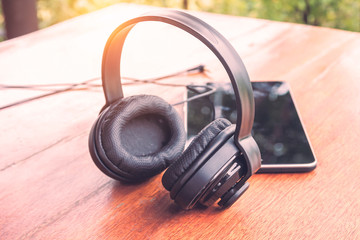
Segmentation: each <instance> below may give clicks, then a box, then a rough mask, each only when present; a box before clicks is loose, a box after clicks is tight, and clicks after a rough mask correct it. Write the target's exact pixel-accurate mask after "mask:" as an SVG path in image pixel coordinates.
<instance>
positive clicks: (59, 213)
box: [0, 4, 360, 239]
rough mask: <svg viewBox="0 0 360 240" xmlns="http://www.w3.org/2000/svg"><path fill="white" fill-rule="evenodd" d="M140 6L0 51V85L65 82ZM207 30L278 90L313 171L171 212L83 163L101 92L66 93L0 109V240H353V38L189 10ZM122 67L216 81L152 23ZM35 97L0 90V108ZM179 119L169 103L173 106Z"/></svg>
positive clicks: (196, 46) (192, 52)
mask: <svg viewBox="0 0 360 240" xmlns="http://www.w3.org/2000/svg"><path fill="white" fill-rule="evenodd" d="M151 9H153V8H152V7H147V6H139V5H126V4H119V5H114V6H112V7H110V8H106V9H103V10H101V11H97V12H95V13H91V14H88V15H84V16H81V17H78V18H74V19H72V20H69V21H66V22H64V23H60V24H58V25H55V26H53V27H50V28H47V29H44V30H41V31H38V32H35V33H32V34H29V35H26V36H24V37H20V38H16V39H13V40H10V41H6V42H3V43H1V44H0V68H1V71H0V83H1V84H11V85H14V84H44V83H68V82H69V83H76V82H82V81H85V80H87V79H90V78H94V77H98V76H99V75H100V63H101V54H102V50H103V47H104V45H105V41H106V39H107V37H108V36H109V34H110V33H111V31H112V30H113V29H114V28H115V27H116V26H118V25H119V24H120V23H122V22H123V21H125V20H127V19H130V18H132V17H135V16H138V15H139V14H141V13H143V12H146V11H149V10H151ZM192 14H194V15H196V16H198V17H200V18H202V19H203V20H205V21H206V22H208V23H209V24H211V25H212V26H214V27H215V28H216V29H218V30H219V31H220V32H221V33H222V34H223V35H224V36H225V37H226V38H228V39H229V40H230V41H231V43H232V44H233V45H234V47H235V49H236V50H237V51H238V52H239V54H240V56H241V57H242V58H243V60H244V63H245V65H246V67H247V69H248V71H249V75H250V77H251V79H252V80H253V81H260V80H285V81H287V82H289V84H290V86H291V90H292V93H293V97H294V100H295V103H296V105H297V108H298V111H299V113H300V116H301V119H302V121H303V124H304V127H305V129H306V131H307V133H308V136H309V140H310V142H311V144H312V147H313V150H314V152H315V155H316V158H317V160H318V167H317V168H316V169H315V170H314V171H313V172H310V173H306V174H259V175H255V176H253V177H252V178H251V179H250V188H249V190H248V191H247V192H246V194H244V196H243V197H242V198H241V199H240V200H239V201H237V202H236V203H235V204H234V206H232V207H231V208H229V209H227V210H225V211H221V210H219V209H218V208H217V207H216V206H212V207H209V208H207V209H204V208H201V207H197V208H195V209H193V210H191V211H183V210H181V209H179V208H178V207H177V206H176V205H175V204H174V203H173V202H172V201H171V200H170V197H169V194H168V192H167V191H166V190H165V189H164V188H163V187H162V185H161V181H160V180H161V175H160V176H156V177H154V178H152V179H150V180H149V181H147V182H144V183H141V184H137V185H129V184H123V183H119V182H117V181H114V180H111V179H109V178H108V177H106V176H105V175H103V174H102V173H101V172H100V171H99V170H98V169H97V168H96V167H95V165H94V164H93V163H92V160H91V158H90V155H89V153H88V148H87V141H88V133H89V130H90V128H91V125H92V124H93V122H95V119H96V116H97V113H98V112H99V110H100V108H101V106H102V104H103V103H104V99H103V93H102V91H101V89H92V90H90V91H70V92H66V93H61V94H57V95H54V96H51V97H47V98H43V99H39V100H36V101H32V102H29V103H26V104H22V105H19V106H16V107H13V108H8V109H5V110H2V111H0V129H1V138H0V147H1V151H0V239H241V238H245V239H284V238H286V239H287V238H291V239H313V238H315V239H360V203H359V199H360V190H359V187H358V186H359V185H360V178H359V174H358V173H359V169H360V161H359V155H360V148H359V142H360V139H359V136H360V95H359V93H360V68H359V60H360V34H359V33H353V32H346V31H340V30H334V29H327V28H319V27H310V26H304V25H298V24H291V23H281V22H272V21H267V20H261V19H251V18H241V17H232V16H223V15H215V14H208V13H200V12H192ZM130 37H131V38H130V39H131V40H129V41H127V43H126V50H124V51H125V55H124V62H123V63H122V64H123V65H122V69H124V72H123V73H124V75H127V76H133V77H140V78H141V77H147V76H158V75H163V74H166V73H171V72H174V71H178V70H183V69H186V68H188V67H191V66H194V65H197V64H199V63H202V64H205V65H206V67H207V69H208V70H209V72H207V74H206V75H204V74H200V75H194V76H179V77H176V78H172V79H168V80H166V82H169V83H170V82H171V83H190V82H196V83H199V82H204V81H227V78H226V74H225V71H224V70H223V69H222V67H221V66H220V64H219V62H218V61H217V60H216V58H215V57H214V56H213V55H212V54H211V53H209V51H208V50H207V49H206V48H205V47H204V46H202V45H201V44H200V43H199V42H198V41H196V40H195V39H193V38H191V37H189V36H187V35H186V34H184V33H183V32H181V31H179V30H177V29H173V28H171V27H169V26H166V25H164V24H159V25H157V24H154V25H151V26H150V25H149V26H147V25H146V26H144V27H139V29H138V30H137V31H134V33H132V35H131V36H130ZM124 91H125V94H126V95H127V96H129V95H133V94H137V93H151V94H155V95H159V96H161V97H163V98H165V99H166V100H168V101H169V102H176V101H177V100H179V99H181V98H182V96H183V94H184V88H182V87H178V88H171V87H159V86H154V85H151V84H148V85H134V86H126V87H125V89H124ZM39 93H42V92H31V91H28V90H4V89H2V90H1V95H0V100H1V104H8V103H11V102H14V101H17V100H19V99H22V98H24V97H29V96H33V95H36V94H39ZM178 110H179V111H181V110H182V108H181V107H179V108H178Z"/></svg>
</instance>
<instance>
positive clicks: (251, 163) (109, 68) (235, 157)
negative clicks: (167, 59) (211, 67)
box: [89, 10, 261, 209]
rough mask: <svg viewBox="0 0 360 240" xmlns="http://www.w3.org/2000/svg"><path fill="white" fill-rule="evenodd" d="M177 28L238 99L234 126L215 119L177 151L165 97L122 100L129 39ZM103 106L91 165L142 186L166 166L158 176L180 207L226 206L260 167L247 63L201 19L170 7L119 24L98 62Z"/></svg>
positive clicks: (177, 130)
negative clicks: (133, 33)
mask: <svg viewBox="0 0 360 240" xmlns="http://www.w3.org/2000/svg"><path fill="white" fill-rule="evenodd" d="M147 21H158V22H164V23H167V24H170V25H173V26H175V27H178V28H180V29H182V30H184V31H186V32H188V33H190V34H191V35H193V36H194V37H196V38H197V39H199V40H200V41H201V42H203V43H204V44H205V45H206V46H207V47H208V48H209V49H210V50H211V51H212V52H213V53H214V54H215V55H216V56H217V58H218V59H219V60H220V62H221V63H222V65H223V67H224V68H225V69H226V72H227V74H228V76H229V78H230V81H231V83H232V86H233V88H234V92H235V96H236V109H237V122H236V125H232V124H231V123H230V122H229V121H228V120H226V119H216V120H214V121H213V122H212V123H210V124H209V125H208V126H206V127H205V128H204V129H203V130H201V131H200V133H199V134H198V135H197V136H196V137H195V138H194V139H193V141H192V142H191V144H190V145H189V147H188V148H187V149H186V150H185V151H184V152H183V150H184V145H185V139H186V136H185V130H184V126H183V122H182V119H181V118H180V116H179V115H178V113H177V112H176V111H175V110H174V108H173V107H172V106H171V105H170V104H169V103H167V102H165V100H163V99H161V98H159V97H157V96H150V95H136V96H130V97H126V98H124V94H123V91H122V85H121V77H120V59H121V53H122V48H123V45H124V42H125V39H126V36H127V34H128V33H129V32H130V30H131V29H132V28H133V27H134V26H135V25H136V24H137V23H140V22H147ZM102 84H103V90H104V94H105V99H106V104H105V106H104V107H103V108H102V110H101V113H100V115H99V117H98V119H97V120H96V122H95V123H94V125H93V127H92V129H91V132H90V137H89V150H90V154H91V157H92V159H93V161H94V162H95V164H96V166H97V167H98V168H99V169H100V170H101V171H102V172H104V173H105V174H106V175H108V176H109V177H111V178H114V179H116V180H120V181H125V182H140V181H144V180H146V179H148V178H150V177H152V176H154V175H156V174H158V173H160V172H162V171H163V170H164V169H166V168H167V167H168V166H169V165H170V164H171V165H170V167H169V168H168V169H167V171H166V172H165V173H164V175H163V177H162V183H163V185H164V187H165V188H166V189H167V190H168V191H170V197H171V198H172V199H174V200H175V202H176V203H177V204H178V205H180V206H181V207H182V208H183V209H191V208H192V207H193V206H194V205H195V204H196V203H198V202H199V203H201V204H202V205H205V206H210V205H212V204H213V203H215V202H216V201H218V200H219V199H220V201H219V202H218V204H219V205H220V206H221V207H228V206H231V205H232V204H233V203H234V202H235V201H236V200H237V199H238V198H239V197H240V196H241V195H242V194H243V193H244V192H245V190H246V189H247V188H248V186H249V184H248V183H247V182H246V181H247V179H248V178H249V177H250V176H251V175H252V174H254V173H255V172H256V171H257V170H258V169H259V168H260V163H261V158H260V151H259V148H258V146H257V144H256V142H255V140H254V139H253V137H252V136H251V129H252V125H253V121H254V114H255V109H254V97H253V91H252V87H251V84H250V79H249V76H248V74H247V71H246V69H245V66H244V64H243V62H242V60H241V58H240V56H239V55H238V54H237V52H236V50H235V49H234V48H233V47H232V46H231V44H230V43H229V42H228V41H227V40H226V39H225V38H224V37H223V36H222V35H221V34H220V33H218V32H217V31H216V30H215V29H214V28H212V27H211V26H210V25H208V24H206V23H205V22H203V21H202V20H200V19H198V18H196V17H194V16H191V15H189V14H187V13H184V12H180V11H176V10H161V11H155V12H150V13H147V14H145V15H142V16H140V17H137V18H134V19H131V20H129V21H127V22H125V23H123V24H121V25H120V26H119V27H118V28H116V29H115V31H114V32H113V33H112V34H111V35H110V37H109V39H108V40H107V43H106V46H105V49H104V53H103V59H102Z"/></svg>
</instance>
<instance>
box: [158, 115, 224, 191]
mask: <svg viewBox="0 0 360 240" xmlns="http://www.w3.org/2000/svg"><path fill="white" fill-rule="evenodd" d="M230 125H231V122H230V121H228V120H227V119H224V118H218V119H216V120H214V121H213V122H211V123H210V124H209V125H207V126H206V127H205V128H204V129H202V130H201V131H200V133H199V134H198V135H197V136H196V137H195V138H194V139H193V140H192V142H191V143H190V145H189V147H188V148H187V149H186V150H185V151H184V153H183V154H182V155H181V157H180V158H179V159H178V160H176V162H174V163H173V164H172V165H170V167H169V168H168V169H167V170H166V172H165V173H164V175H163V177H162V183H163V186H164V187H165V189H167V190H168V191H171V189H172V187H173V186H174V184H175V183H176V182H177V181H178V180H179V178H180V177H181V176H182V174H183V173H185V172H186V170H187V169H189V168H190V166H191V164H192V163H194V162H195V161H196V159H197V158H198V156H200V155H201V153H202V152H203V151H204V150H205V148H206V147H207V146H208V144H209V143H210V142H211V140H213V139H214V138H215V137H216V136H217V135H218V134H219V133H220V132H221V131H222V130H224V129H225V128H227V127H228V126H230Z"/></svg>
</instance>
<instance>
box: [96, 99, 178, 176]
mask: <svg viewBox="0 0 360 240" xmlns="http://www.w3.org/2000/svg"><path fill="white" fill-rule="evenodd" d="M92 132H93V133H92V135H93V141H94V143H93V144H94V145H95V150H96V154H91V155H92V156H93V155H97V157H96V156H95V157H94V156H93V160H94V161H95V163H96V165H97V166H98V167H99V165H101V166H103V168H101V167H99V168H100V169H101V170H102V171H103V172H104V173H105V174H107V175H108V176H110V177H113V178H115V179H118V180H124V181H128V182H139V181H143V180H145V179H147V178H150V177H152V176H154V175H156V174H158V173H160V172H161V171H163V170H164V169H165V168H167V167H168V166H169V165H170V164H171V163H172V162H173V161H174V160H175V159H177V158H178V157H179V156H180V155H181V153H182V151H183V149H184V146H185V130H184V127H183V122H182V120H181V118H180V116H179V115H178V113H177V112H176V110H175V109H174V108H173V107H172V106H171V105H170V104H168V103H167V102H166V101H164V100H163V99H161V98H159V97H157V96H150V95H137V96H131V97H127V98H123V99H120V100H118V101H117V102H116V103H114V104H112V105H111V106H110V107H109V108H108V109H107V110H105V112H103V114H102V115H101V116H100V118H99V119H98V120H97V122H96V123H95V125H94V130H93V131H92ZM90 142H91V140H90ZM90 150H91V147H90ZM97 161H98V162H97ZM104 167H105V168H106V169H107V170H106V171H104ZM109 171H110V173H109Z"/></svg>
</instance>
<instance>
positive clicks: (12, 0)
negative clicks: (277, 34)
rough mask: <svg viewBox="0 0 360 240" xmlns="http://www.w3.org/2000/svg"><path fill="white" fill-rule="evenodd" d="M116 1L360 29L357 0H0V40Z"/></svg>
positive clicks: (358, 2) (344, 28)
mask: <svg viewBox="0 0 360 240" xmlns="http://www.w3.org/2000/svg"><path fill="white" fill-rule="evenodd" d="M116 3H135V4H146V5H152V6H159V7H170V8H182V9H190V10H199V11H206V12H214V13H221V14H230V15H236V16H245V17H252V18H264V19H270V20H276V21H284V22H294V23H303V24H310V25H315V26H323V27H331V28H338V29H343V30H348V31H357V32H359V31H360V0H1V12H0V41H3V40H6V39H10V38H13V37H17V36H20V35H23V34H26V33H29V32H32V31H35V30H37V29H41V28H45V27H48V26H51V25H53V24H56V23H58V22H61V21H64V20H66V19H69V18H73V17H76V16H79V15H82V14H86V13H89V12H92V11H96V10H98V9H101V8H104V7H107V6H110V5H112V4H116Z"/></svg>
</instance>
